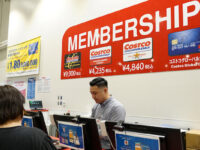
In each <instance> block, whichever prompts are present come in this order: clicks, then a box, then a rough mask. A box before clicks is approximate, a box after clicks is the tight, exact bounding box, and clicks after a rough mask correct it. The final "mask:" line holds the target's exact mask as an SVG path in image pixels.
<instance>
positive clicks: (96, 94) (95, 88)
mask: <svg viewBox="0 0 200 150" xmlns="http://www.w3.org/2000/svg"><path fill="white" fill-rule="evenodd" d="M90 93H91V95H92V98H93V99H94V100H95V102H96V104H95V105H94V106H93V108H92V115H91V117H93V118H96V119H99V120H108V121H124V120H125V117H126V111H125V109H124V107H123V105H122V104H121V103H120V102H119V101H117V100H116V99H115V98H113V97H112V96H110V94H109V92H108V82H107V81H106V80H105V79H104V78H100V77H98V78H95V79H93V80H92V81H91V82H90ZM99 134H101V133H99ZM100 139H101V146H102V148H103V149H110V148H111V147H110V142H109V140H108V138H107V137H102V136H101V135H100Z"/></svg>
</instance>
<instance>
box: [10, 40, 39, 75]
mask: <svg viewBox="0 0 200 150" xmlns="http://www.w3.org/2000/svg"><path fill="white" fill-rule="evenodd" d="M40 44H41V40H40V37H37V38H35V39H32V40H29V41H26V42H24V43H20V44H17V45H14V46H10V47H8V51H7V67H6V72H7V77H16V76H25V75H33V74H38V73H39V66H40Z"/></svg>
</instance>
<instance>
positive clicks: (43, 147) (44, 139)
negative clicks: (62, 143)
mask: <svg viewBox="0 0 200 150" xmlns="http://www.w3.org/2000/svg"><path fill="white" fill-rule="evenodd" d="M24 102H25V99H24V96H23V95H22V94H21V93H20V92H19V91H18V90H17V89H16V88H14V87H12V86H9V85H5V86H0V150H56V148H55V147H54V145H53V144H52V141H51V139H50V138H49V137H48V136H47V135H46V134H45V133H44V132H43V131H41V130H40V129H37V128H29V127H23V126H21V121H22V117H23V111H24V107H23V104H24Z"/></svg>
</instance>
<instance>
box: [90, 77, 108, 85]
mask: <svg viewBox="0 0 200 150" xmlns="http://www.w3.org/2000/svg"><path fill="white" fill-rule="evenodd" d="M90 86H97V87H108V82H107V80H106V79H104V78H101V77H97V78H95V79H93V80H92V81H90Z"/></svg>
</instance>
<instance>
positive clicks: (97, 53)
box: [90, 46, 111, 60]
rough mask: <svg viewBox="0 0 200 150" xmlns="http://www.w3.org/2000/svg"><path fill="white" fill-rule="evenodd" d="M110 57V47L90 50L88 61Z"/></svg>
mask: <svg viewBox="0 0 200 150" xmlns="http://www.w3.org/2000/svg"><path fill="white" fill-rule="evenodd" d="M105 57H111V46H106V47H101V48H97V49H92V50H90V60H93V59H100V58H105Z"/></svg>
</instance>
